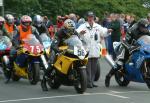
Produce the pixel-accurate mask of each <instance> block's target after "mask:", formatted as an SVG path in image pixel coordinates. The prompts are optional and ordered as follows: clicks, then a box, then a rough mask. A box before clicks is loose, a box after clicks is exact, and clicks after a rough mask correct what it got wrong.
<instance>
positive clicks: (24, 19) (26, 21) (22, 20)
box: [21, 15, 32, 27]
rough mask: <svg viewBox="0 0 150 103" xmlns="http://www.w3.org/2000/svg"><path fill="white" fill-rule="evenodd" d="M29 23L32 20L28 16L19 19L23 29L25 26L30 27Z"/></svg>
mask: <svg viewBox="0 0 150 103" xmlns="http://www.w3.org/2000/svg"><path fill="white" fill-rule="evenodd" d="M31 22H32V19H31V17H30V16H28V15H23V16H22V17H21V24H22V25H23V26H24V27H27V26H30V25H31Z"/></svg>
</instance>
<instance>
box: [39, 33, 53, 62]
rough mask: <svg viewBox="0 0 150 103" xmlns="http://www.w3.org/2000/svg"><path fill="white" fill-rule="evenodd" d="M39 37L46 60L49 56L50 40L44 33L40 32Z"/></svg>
mask: <svg viewBox="0 0 150 103" xmlns="http://www.w3.org/2000/svg"><path fill="white" fill-rule="evenodd" d="M40 38H41V40H42V43H43V46H44V51H45V54H46V59H47V60H48V59H49V57H50V46H51V43H52V40H51V39H50V38H49V37H48V36H47V34H46V33H42V34H41V35H40Z"/></svg>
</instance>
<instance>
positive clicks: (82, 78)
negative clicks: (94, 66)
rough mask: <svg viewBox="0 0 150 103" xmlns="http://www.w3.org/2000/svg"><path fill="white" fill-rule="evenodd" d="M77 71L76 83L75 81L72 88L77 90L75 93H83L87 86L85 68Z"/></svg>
mask: <svg viewBox="0 0 150 103" xmlns="http://www.w3.org/2000/svg"><path fill="white" fill-rule="evenodd" d="M77 73H78V77H77V81H76V82H77V83H75V85H74V88H75V90H76V91H77V93H80V94H83V93H84V92H85V91H86V88H87V74H86V69H79V70H78V71H77Z"/></svg>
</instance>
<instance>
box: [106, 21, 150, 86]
mask: <svg viewBox="0 0 150 103" xmlns="http://www.w3.org/2000/svg"><path fill="white" fill-rule="evenodd" d="M143 35H150V32H143V31H140V29H139V26H138V23H136V24H134V25H133V26H132V27H131V28H129V30H128V32H127V34H126V39H125V41H122V42H121V45H120V46H119V49H118V54H117V58H116V60H115V64H116V65H115V66H114V67H113V68H112V69H111V70H110V71H109V73H108V74H107V75H106V78H105V86H106V87H109V85H110V79H111V77H112V76H113V75H114V74H115V72H116V71H118V70H119V69H121V67H122V66H123V65H124V63H125V62H126V61H127V60H128V57H129V56H130V55H132V53H133V52H134V51H136V50H137V49H139V47H140V46H139V45H138V44H137V43H136V41H137V40H138V39H139V38H140V37H141V36H143Z"/></svg>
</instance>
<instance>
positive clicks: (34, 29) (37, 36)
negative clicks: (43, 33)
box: [32, 26, 43, 45]
mask: <svg viewBox="0 0 150 103" xmlns="http://www.w3.org/2000/svg"><path fill="white" fill-rule="evenodd" d="M32 33H33V34H34V35H35V37H36V38H37V39H38V40H39V42H40V43H41V44H42V45H43V42H42V40H41V38H40V35H39V32H38V31H37V29H36V28H35V27H33V26H32Z"/></svg>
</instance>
